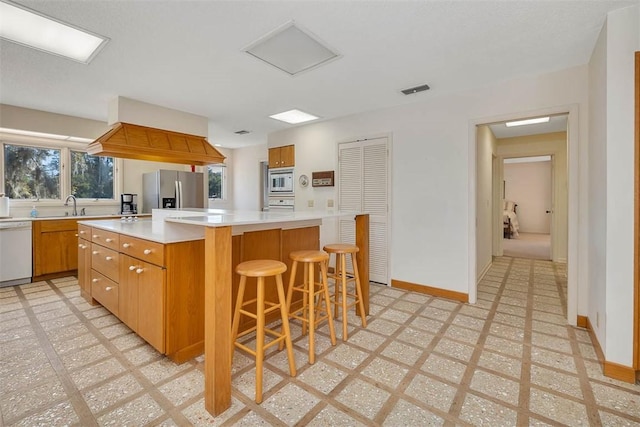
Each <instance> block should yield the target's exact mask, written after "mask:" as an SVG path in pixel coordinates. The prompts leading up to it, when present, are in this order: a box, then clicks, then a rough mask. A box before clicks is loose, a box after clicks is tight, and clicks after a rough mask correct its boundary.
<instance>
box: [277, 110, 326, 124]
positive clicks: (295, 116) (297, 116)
mask: <svg viewBox="0 0 640 427" xmlns="http://www.w3.org/2000/svg"><path fill="white" fill-rule="evenodd" d="M269 117H271V118H272V119H276V120H280V121H281V122H286V123H290V124H292V125H295V124H298V123H304V122H310V121H312V120H317V119H319V117H317V116H314V115H313V114H309V113H305V112H304V111H300V110H295V109H294V110H289V111H285V112H282V113H278V114H274V115H272V116H269Z"/></svg>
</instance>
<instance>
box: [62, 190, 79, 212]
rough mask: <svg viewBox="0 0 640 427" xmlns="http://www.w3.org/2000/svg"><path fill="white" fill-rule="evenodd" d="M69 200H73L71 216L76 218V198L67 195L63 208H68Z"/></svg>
mask: <svg viewBox="0 0 640 427" xmlns="http://www.w3.org/2000/svg"><path fill="white" fill-rule="evenodd" d="M69 199H71V200H73V212H72V213H71V215H73V216H78V210H77V208H76V196H74V195H73V194H69V195H68V196H67V199H66V200H65V201H64V205H65V206H69Z"/></svg>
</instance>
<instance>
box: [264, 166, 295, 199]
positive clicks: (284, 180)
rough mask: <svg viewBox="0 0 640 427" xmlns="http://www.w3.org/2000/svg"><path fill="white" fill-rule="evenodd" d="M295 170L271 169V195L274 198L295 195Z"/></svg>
mask: <svg viewBox="0 0 640 427" xmlns="http://www.w3.org/2000/svg"><path fill="white" fill-rule="evenodd" d="M293 188H294V187H293V169H290V168H278V169H269V194H270V195H272V196H285V195H289V196H292V195H293Z"/></svg>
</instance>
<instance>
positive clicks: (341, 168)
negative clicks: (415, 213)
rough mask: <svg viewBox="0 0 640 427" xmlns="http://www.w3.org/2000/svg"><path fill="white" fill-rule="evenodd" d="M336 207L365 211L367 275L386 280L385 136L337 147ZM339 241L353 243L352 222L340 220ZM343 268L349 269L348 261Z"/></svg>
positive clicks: (381, 281) (387, 273)
mask: <svg viewBox="0 0 640 427" xmlns="http://www.w3.org/2000/svg"><path fill="white" fill-rule="evenodd" d="M338 152H339V155H338V156H339V157H338V176H339V178H338V179H339V183H338V185H339V187H338V203H339V209H340V210H355V211H359V212H365V213H368V214H369V228H370V229H369V278H370V280H371V281H374V282H379V283H385V284H386V283H388V280H389V219H388V217H389V156H388V152H389V151H388V139H387V138H376V139H371V140H365V141H357V142H348V143H343V144H340V145H339V147H338ZM338 233H339V238H340V241H341V242H348V243H355V223H354V221H353V220H351V219H349V220H340V223H339V229H338ZM347 268H348V269H349V270H350V271H352V267H351V265H350V264H349V265H348V266H347Z"/></svg>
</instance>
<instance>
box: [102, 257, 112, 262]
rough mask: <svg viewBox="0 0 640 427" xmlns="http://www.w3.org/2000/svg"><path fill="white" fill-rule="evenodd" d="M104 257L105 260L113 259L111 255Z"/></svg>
mask: <svg viewBox="0 0 640 427" xmlns="http://www.w3.org/2000/svg"><path fill="white" fill-rule="evenodd" d="M104 259H106V260H107V261H111V260H112V259H113V257H112V256H106V257H104Z"/></svg>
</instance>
